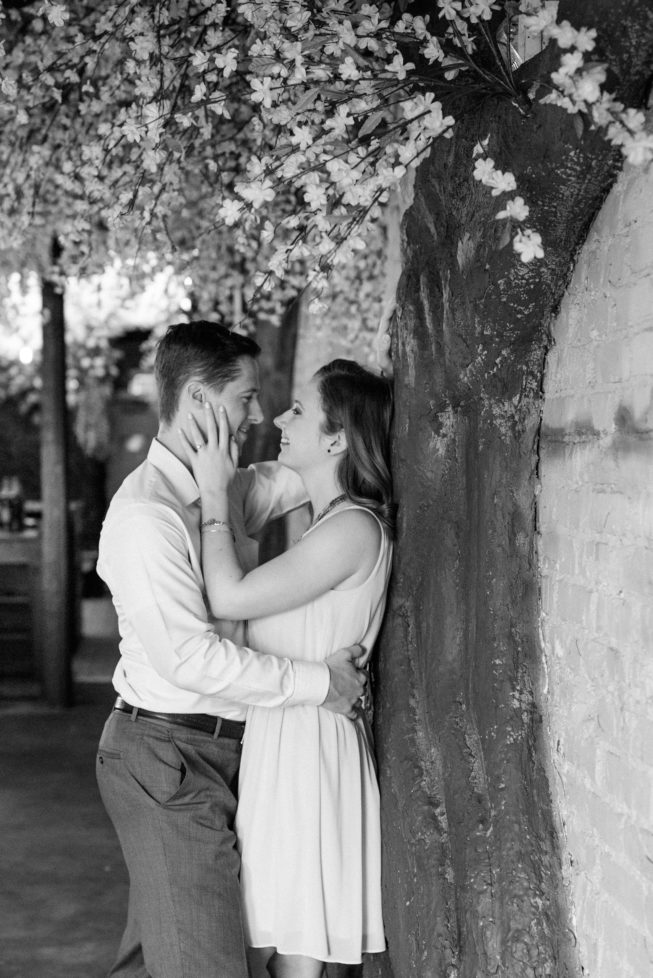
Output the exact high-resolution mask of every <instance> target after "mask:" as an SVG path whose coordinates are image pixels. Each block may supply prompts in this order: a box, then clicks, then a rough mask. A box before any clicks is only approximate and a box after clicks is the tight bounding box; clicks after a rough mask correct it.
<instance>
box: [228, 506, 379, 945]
mask: <svg viewBox="0 0 653 978" xmlns="http://www.w3.org/2000/svg"><path fill="white" fill-rule="evenodd" d="M348 508H360V507H354V506H352V507H348ZM339 512H342V510H339ZM332 515H335V514H331V515H329V516H327V517H325V519H330V518H332ZM307 532H309V533H310V532H311V530H310V529H309V530H308V531H307ZM391 559H392V544H391V542H390V540H389V538H388V535H387V533H386V532H385V530H384V531H383V533H382V541H381V546H380V551H379V556H378V559H377V561H376V564H375V566H374V569H373V570H372V572H371V574H370V575H369V577H368V578H367V580H366V581H364V582H363V584H360V585H358V586H357V587H354V588H350V589H346V590H338V589H334V590H331V591H328V592H327V593H326V594H323V595H321V596H320V597H318V598H316V599H315V600H314V601H311V602H310V603H309V604H307V605H304V606H302V607H300V608H294V609H293V610H291V611H284V612H282V613H281V614H277V615H270V616H268V617H266V618H259V619H256V620H252V621H250V623H249V645H250V646H251V647H252V648H255V649H257V650H259V651H261V652H276V653H277V654H279V651H280V650H283V654H284V655H286V656H288V657H289V658H292V659H307V660H310V661H321V660H324V659H326V657H327V656H328V655H330V653H331V652H335V651H336V650H337V649H340V648H344V647H346V646H349V645H353V644H354V643H356V642H359V643H361V644H362V645H364V646H365V648H366V649H367V650H368V652H369V650H370V649H371V648H372V645H373V643H374V640H375V639H376V636H377V633H378V631H379V627H380V624H381V619H382V617H383V611H384V607H385V598H386V591H387V585H388V579H389V576H390V565H391ZM236 832H237V836H238V839H239V847H240V850H241V856H242V871H241V882H242V894H243V911H244V923H245V937H246V940H247V943H248V944H249V945H250V946H251V947H275V948H276V949H277V950H278V951H279V952H280V953H282V954H303V955H307V956H309V957H312V958H317V959H318V960H320V961H338V962H342V963H345V964H356V963H358V962H359V961H360V960H361V954H362V953H363V952H375V951H382V950H384V949H385V938H384V933H383V920H382V916H381V840H380V825H379V791H378V784H377V778H376V769H375V762H374V754H373V745H372V739H371V733H370V730H369V726H368V724H367V721H366V719H365V718H364V717H361V718H359V719H357V720H355V721H352V720H348V719H347V718H346V717H344V716H339V715H336V714H335V713H331V712H330V711H328V710H325V709H322V708H320V707H312V706H298V707H292V708H288V709H281V708H275V709H265V708H263V707H252V708H250V710H249V713H248V717H247V726H246V733H245V739H244V743H243V756H242V764H241V770H240V789H239V804H238V813H237V819H236Z"/></svg>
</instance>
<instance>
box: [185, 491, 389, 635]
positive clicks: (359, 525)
mask: <svg viewBox="0 0 653 978" xmlns="http://www.w3.org/2000/svg"><path fill="white" fill-rule="evenodd" d="M380 538H381V530H380V528H379V526H378V524H377V522H376V520H375V519H374V518H373V517H372V516H369V515H368V514H367V513H365V512H364V511H363V510H359V509H352V510H345V511H344V512H342V513H337V514H335V515H334V516H332V517H330V518H329V519H328V520H326V521H325V522H324V524H323V525H321V526H319V527H316V528H315V529H314V530H312V531H311V533H309V534H307V536H305V537H304V538H303V539H302V540H300V541H299V543H297V544H296V545H295V546H294V547H291V548H290V549H289V550H287V551H286V552H285V553H283V554H281V556H279V557H276V558H275V559H274V560H270V561H268V562H267V563H265V564H263V565H262V566H261V567H257V568H255V569H254V570H253V571H250V573H249V574H244V573H243V571H242V569H241V567H240V565H239V564H238V560H237V558H236V555H235V550H234V544H233V540H232V538H231V536H230V535H229V534H227V533H210V532H204V533H203V534H202V568H203V571H204V580H205V583H206V590H207V595H208V597H209V603H210V605H211V610H212V611H213V614H215V615H221V616H226V617H228V618H260V617H262V616H263V615H270V614H275V613H276V612H279V611H287V610H288V609H289V608H297V607H299V606H300V605H303V604H306V603H307V602H309V601H312V600H313V599H314V598H316V597H318V596H319V595H320V594H324V592H325V591H329V590H330V589H331V588H334V587H338V585H341V584H345V583H347V584H349V586H351V587H355V586H356V585H357V584H359V583H362V582H363V581H364V580H365V578H366V577H367V576H368V575H369V574H370V573H371V571H372V568H373V567H374V564H375V563H376V560H377V557H378V553H379V545H380Z"/></svg>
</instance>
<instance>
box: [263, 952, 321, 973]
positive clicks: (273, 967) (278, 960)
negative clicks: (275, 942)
mask: <svg viewBox="0 0 653 978" xmlns="http://www.w3.org/2000/svg"><path fill="white" fill-rule="evenodd" d="M268 971H269V972H270V975H271V976H272V978H323V976H324V974H325V967H324V961H316V960H315V958H306V957H304V955H303V954H277V952H276V951H275V952H274V954H273V955H272V957H271V958H270V960H269V961H268Z"/></svg>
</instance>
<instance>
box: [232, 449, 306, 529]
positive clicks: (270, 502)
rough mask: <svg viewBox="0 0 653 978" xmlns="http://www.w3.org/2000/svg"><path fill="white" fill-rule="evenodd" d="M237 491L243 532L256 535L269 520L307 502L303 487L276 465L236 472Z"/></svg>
mask: <svg viewBox="0 0 653 978" xmlns="http://www.w3.org/2000/svg"><path fill="white" fill-rule="evenodd" d="M238 480H239V485H238V487H237V491H238V492H239V494H240V496H241V498H242V505H243V515H244V519H245V528H246V530H247V532H248V533H258V531H259V530H261V529H262V528H263V527H264V526H265V524H266V523H267V522H268V521H269V520H274V519H277V517H279V516H283V515H284V514H285V513H290V512H292V510H294V509H297V508H298V507H299V506H303V505H304V504H305V503H307V502H308V493H307V492H306V488H305V486H304V483H303V482H302V480H301V479H300V477H299V476H298V475H297V473H296V472H293V470H292V469H288V468H286V466H285V465H281V464H280V463H279V462H257V463H255V464H254V465H250V466H249V467H248V468H246V469H239V470H238Z"/></svg>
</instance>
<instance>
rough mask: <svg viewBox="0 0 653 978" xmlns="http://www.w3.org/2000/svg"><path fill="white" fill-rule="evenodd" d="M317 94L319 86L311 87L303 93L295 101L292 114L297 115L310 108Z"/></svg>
mask: <svg viewBox="0 0 653 978" xmlns="http://www.w3.org/2000/svg"><path fill="white" fill-rule="evenodd" d="M319 94H320V90H319V88H311V89H310V90H309V91H308V92H306V94H305V95H302V97H301V98H300V99H299V101H298V102H296V103H295V105H294V106H293V114H294V115H299V114H300V113H301V112H305V111H306V109H310V107H311V105H312V104H313V102H314V101H315V100H316V98H317V97H318V95H319Z"/></svg>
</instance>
